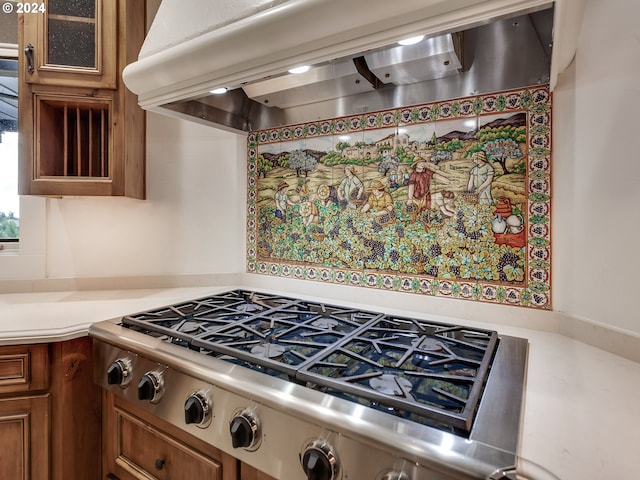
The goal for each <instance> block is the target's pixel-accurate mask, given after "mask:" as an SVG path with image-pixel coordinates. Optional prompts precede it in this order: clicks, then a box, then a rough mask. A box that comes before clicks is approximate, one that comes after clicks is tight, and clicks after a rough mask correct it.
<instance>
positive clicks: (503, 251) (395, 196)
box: [247, 87, 551, 308]
mask: <svg viewBox="0 0 640 480" xmlns="http://www.w3.org/2000/svg"><path fill="white" fill-rule="evenodd" d="M550 152H551V97H550V93H549V91H548V88H547V87H535V88H531V89H523V90H518V91H509V92H500V93H495V94H491V95H485V96H482V97H469V98H462V99H457V100H451V101H447V102H438V103H432V104H426V105H419V106H411V107H404V108H400V109H397V110H392V111H384V112H374V113H369V114H364V115H359V116H354V117H344V118H338V119H330V120H326V121H321V122H315V123H310V124H304V125H294V126H289V127H282V128H278V129H272V130H263V131H258V132H252V133H251V134H250V135H249V140H248V153H249V154H248V162H249V174H248V179H249V210H248V227H249V228H248V256H247V258H248V265H247V267H248V270H249V271H250V272H257V273H264V274H269V275H279V276H289V277H293V278H304V279H309V280H319V281H325V282H335V283H344V284H350V285H353V284H356V285H362V286H368V287H374V288H384V289H392V290H398V291H408V292H415V293H425V294H429V295H440V296H449V297H456V298H465V299H470V300H480V301H491V302H496V303H506V304H512V305H522V306H530V307H537V308H550V307H551V296H550V288H549V287H550V281H549V279H550V231H549V227H550V198H549V193H550V190H549V189H550V173H551V172H550V170H551V153H550Z"/></svg>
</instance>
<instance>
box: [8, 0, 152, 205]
mask: <svg viewBox="0 0 640 480" xmlns="http://www.w3.org/2000/svg"><path fill="white" fill-rule="evenodd" d="M145 3H146V2H141V1H139V0H74V1H73V2H69V1H67V0H43V1H42V2H41V3H39V4H37V5H41V6H42V8H41V9H40V10H39V11H38V12H32V13H28V14H27V13H24V14H21V15H19V20H18V26H19V28H18V37H19V46H20V51H21V52H22V53H23V55H22V56H21V57H20V61H19V63H20V66H19V78H20V84H19V89H20V91H19V105H18V111H19V119H18V128H19V131H20V134H21V135H20V140H19V142H20V144H19V157H20V160H19V163H20V169H19V193H20V194H22V195H53V196H62V195H100V196H129V197H133V198H144V196H145V169H144V164H145V148H144V146H145V133H144V132H145V115H144V112H143V111H142V110H141V109H140V108H139V107H138V105H137V99H136V97H135V95H133V94H131V93H130V92H129V91H128V90H127V89H126V87H125V86H124V84H123V83H122V75H121V74H122V70H123V69H124V67H125V66H126V65H127V64H129V63H131V62H132V61H135V60H136V59H137V55H138V52H139V50H140V46H141V45H142V41H143V39H144V33H145Z"/></svg>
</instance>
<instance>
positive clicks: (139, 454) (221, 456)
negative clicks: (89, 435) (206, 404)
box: [103, 392, 240, 480]
mask: <svg viewBox="0 0 640 480" xmlns="http://www.w3.org/2000/svg"><path fill="white" fill-rule="evenodd" d="M103 439H104V440H103V442H104V452H105V455H104V458H103V471H104V472H105V478H107V479H118V480H148V479H157V480H192V479H195V478H206V479H210V480H238V479H240V476H239V464H238V462H237V461H236V460H235V459H234V458H233V457H231V456H229V455H228V454H226V453H224V452H222V451H220V450H218V449H216V448H214V447H212V446H210V445H207V444H206V443H205V442H203V441H201V440H199V439H197V438H195V437H193V436H191V435H188V434H187V433H185V432H183V431H181V430H179V429H177V428H175V427H173V426H172V425H170V424H168V423H166V422H164V421H162V420H160V419H158V418H156V417H152V416H151V415H149V414H148V413H147V412H145V411H143V410H141V409H140V408H138V407H136V406H135V405H132V404H130V403H128V402H126V401H124V400H122V399H120V398H119V397H115V396H114V395H112V394H111V393H108V392H105V393H104V399H103Z"/></svg>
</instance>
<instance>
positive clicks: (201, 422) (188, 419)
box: [184, 391, 213, 428]
mask: <svg viewBox="0 0 640 480" xmlns="http://www.w3.org/2000/svg"><path fill="white" fill-rule="evenodd" d="M212 406H213V405H212V403H211V401H210V400H209V397H208V395H207V393H206V392H203V391H199V392H193V393H192V394H190V395H189V396H188V397H187V400H186V401H185V402H184V423H186V424H187V425H190V424H193V425H196V426H197V427H201V428H204V427H206V426H208V425H209V424H210V423H211V413H212V411H213V408H212Z"/></svg>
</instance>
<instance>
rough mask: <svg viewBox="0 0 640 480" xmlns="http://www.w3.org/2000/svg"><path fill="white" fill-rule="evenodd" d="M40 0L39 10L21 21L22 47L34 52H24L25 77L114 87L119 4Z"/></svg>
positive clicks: (44, 82)
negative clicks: (40, 7) (40, 8)
mask: <svg viewBox="0 0 640 480" xmlns="http://www.w3.org/2000/svg"><path fill="white" fill-rule="evenodd" d="M42 2H43V3H41V5H43V8H42V10H41V11H38V12H37V13H29V14H23V15H22V19H21V22H22V24H23V27H22V35H21V45H24V48H29V49H30V51H31V54H30V55H29V54H26V52H25V55H26V57H25V61H24V62H23V70H22V75H23V78H24V79H25V81H26V82H28V83H36V84H40V85H63V86H85V87H95V88H111V89H113V88H116V69H117V67H116V56H117V52H116V48H117V47H116V45H117V43H116V40H117V33H116V28H117V7H118V2H116V1H114V0H106V1H105V0H75V1H73V2H69V1H67V0H64V1H62V0H42ZM30 57H31V58H30ZM30 66H31V67H32V68H30Z"/></svg>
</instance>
